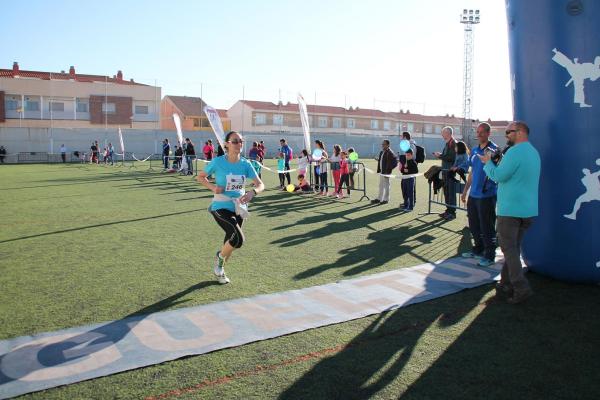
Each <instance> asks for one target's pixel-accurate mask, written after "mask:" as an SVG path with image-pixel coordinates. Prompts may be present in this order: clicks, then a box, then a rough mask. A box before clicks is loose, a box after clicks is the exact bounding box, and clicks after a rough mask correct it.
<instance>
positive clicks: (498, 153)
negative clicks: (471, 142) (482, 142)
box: [487, 145, 510, 165]
mask: <svg viewBox="0 0 600 400" xmlns="http://www.w3.org/2000/svg"><path fill="white" fill-rule="evenodd" d="M508 149H510V145H507V146H506V147H504V148H503V149H500V148H496V149H492V148H489V147H487V150H489V151H490V153H491V157H490V159H491V160H492V162H493V163H494V164H495V165H498V163H500V161H501V160H502V157H503V156H504V154H506V152H507V151H508Z"/></svg>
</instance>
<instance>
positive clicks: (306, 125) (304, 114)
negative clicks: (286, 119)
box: [298, 93, 310, 154]
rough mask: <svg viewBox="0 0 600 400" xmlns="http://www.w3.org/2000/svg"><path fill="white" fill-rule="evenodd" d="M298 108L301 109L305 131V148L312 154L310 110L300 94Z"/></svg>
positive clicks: (301, 118)
mask: <svg viewBox="0 0 600 400" xmlns="http://www.w3.org/2000/svg"><path fill="white" fill-rule="evenodd" d="M298 108H299V109H300V121H301V122H302V130H303V131H304V148H305V149H306V151H308V154H310V124H309V122H308V110H307V108H306V102H305V101H304V97H302V95H301V94H300V93H298Z"/></svg>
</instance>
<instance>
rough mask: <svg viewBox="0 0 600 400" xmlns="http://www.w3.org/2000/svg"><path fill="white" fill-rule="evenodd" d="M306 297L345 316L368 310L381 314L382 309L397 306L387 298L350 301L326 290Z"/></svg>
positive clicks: (312, 291) (314, 290)
mask: <svg viewBox="0 0 600 400" xmlns="http://www.w3.org/2000/svg"><path fill="white" fill-rule="evenodd" d="M305 296H306V297H308V298H310V299H312V300H314V301H316V302H317V303H321V304H324V305H326V306H329V307H331V308H334V309H336V310H337V311H341V312H343V313H345V314H354V313H357V312H358V313H360V312H364V311H367V310H373V311H375V312H379V308H380V307H385V306H387V305H393V304H395V301H393V300H390V299H388V298H385V297H381V298H377V299H373V300H367V301H358V302H353V301H348V300H345V299H343V298H341V297H339V296H336V295H335V294H333V293H331V292H330V291H326V290H324V289H312V290H310V291H308V292H306V293H305Z"/></svg>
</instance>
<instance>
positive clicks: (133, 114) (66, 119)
mask: <svg viewBox="0 0 600 400" xmlns="http://www.w3.org/2000/svg"><path fill="white" fill-rule="evenodd" d="M160 98H161V88H160V87H156V86H150V85H145V84H141V83H138V82H135V81H134V80H133V79H130V80H126V79H124V77H123V73H122V72H121V71H118V72H117V74H116V75H114V76H113V77H109V76H103V75H88V74H79V73H76V71H75V67H73V66H71V67H70V68H69V72H68V73H67V72H65V71H61V72H43V71H26V70H21V69H20V67H19V64H18V63H17V62H15V63H14V64H13V67H12V69H0V127H31V128H98V127H102V126H105V127H111V128H114V127H115V126H122V127H126V128H130V129H132V128H133V129H158V127H159V109H158V107H159V105H160Z"/></svg>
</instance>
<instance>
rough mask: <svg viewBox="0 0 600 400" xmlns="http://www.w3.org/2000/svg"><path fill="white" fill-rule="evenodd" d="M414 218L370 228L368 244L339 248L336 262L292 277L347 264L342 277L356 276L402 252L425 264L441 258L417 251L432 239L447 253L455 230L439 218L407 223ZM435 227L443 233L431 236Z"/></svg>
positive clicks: (394, 257) (303, 277)
mask: <svg viewBox="0 0 600 400" xmlns="http://www.w3.org/2000/svg"><path fill="white" fill-rule="evenodd" d="M375 215H379V214H375ZM357 220H358V219H357ZM357 220H354V221H357ZM415 221H419V220H418V218H415V219H413V220H411V221H406V222H405V223H404V224H403V225H401V226H397V227H393V228H387V229H383V230H379V231H373V232H371V233H369V235H368V236H367V239H368V240H370V242H369V243H367V244H361V245H358V246H354V247H347V248H345V249H343V250H342V251H340V253H339V254H341V255H342V256H341V257H340V258H339V259H337V260H336V261H335V262H333V263H331V264H323V265H319V266H316V267H314V268H311V269H308V270H305V271H302V272H300V273H299V274H297V275H295V276H294V279H296V280H300V279H306V278H310V277H312V276H315V275H318V274H320V273H323V272H324V271H327V270H330V269H335V268H344V269H345V268H349V267H352V268H350V269H347V270H346V271H344V272H343V275H344V276H353V275H358V274H361V273H363V272H366V271H368V270H370V269H373V268H377V267H380V266H382V265H385V264H386V263H388V262H390V261H392V260H394V259H396V258H398V257H401V256H403V255H405V254H412V255H413V256H414V257H416V258H418V259H420V260H421V261H423V262H425V263H427V262H434V261H439V259H440V258H441V257H438V258H435V254H436V253H433V254H430V255H429V257H423V256H422V255H421V254H419V250H420V249H421V248H429V247H430V244H431V242H433V241H434V240H435V241H438V242H439V243H440V245H439V246H438V247H439V249H440V253H441V254H447V249H448V245H449V244H450V243H451V242H452V240H453V239H454V238H456V236H457V235H458V232H455V231H452V230H449V229H447V228H445V227H444V226H443V224H444V221H442V220H436V221H433V222H422V223H420V224H419V225H410V222H415ZM341 224H346V223H341ZM362 225H363V224H360V225H359V226H357V228H359V227H362ZM434 228H442V229H444V230H445V231H444V233H443V234H442V235H436V236H433V235H432V234H431V233H430V231H431V230H432V229H434ZM350 229H353V228H352V227H350V228H346V227H344V228H340V229H339V231H340V232H345V231H348V230H350ZM313 235H318V233H313ZM465 237H466V236H465V235H462V237H461V243H460V244H459V245H458V248H459V250H460V249H462V248H464V247H466V246H467V242H468V237H466V239H465Z"/></svg>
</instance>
